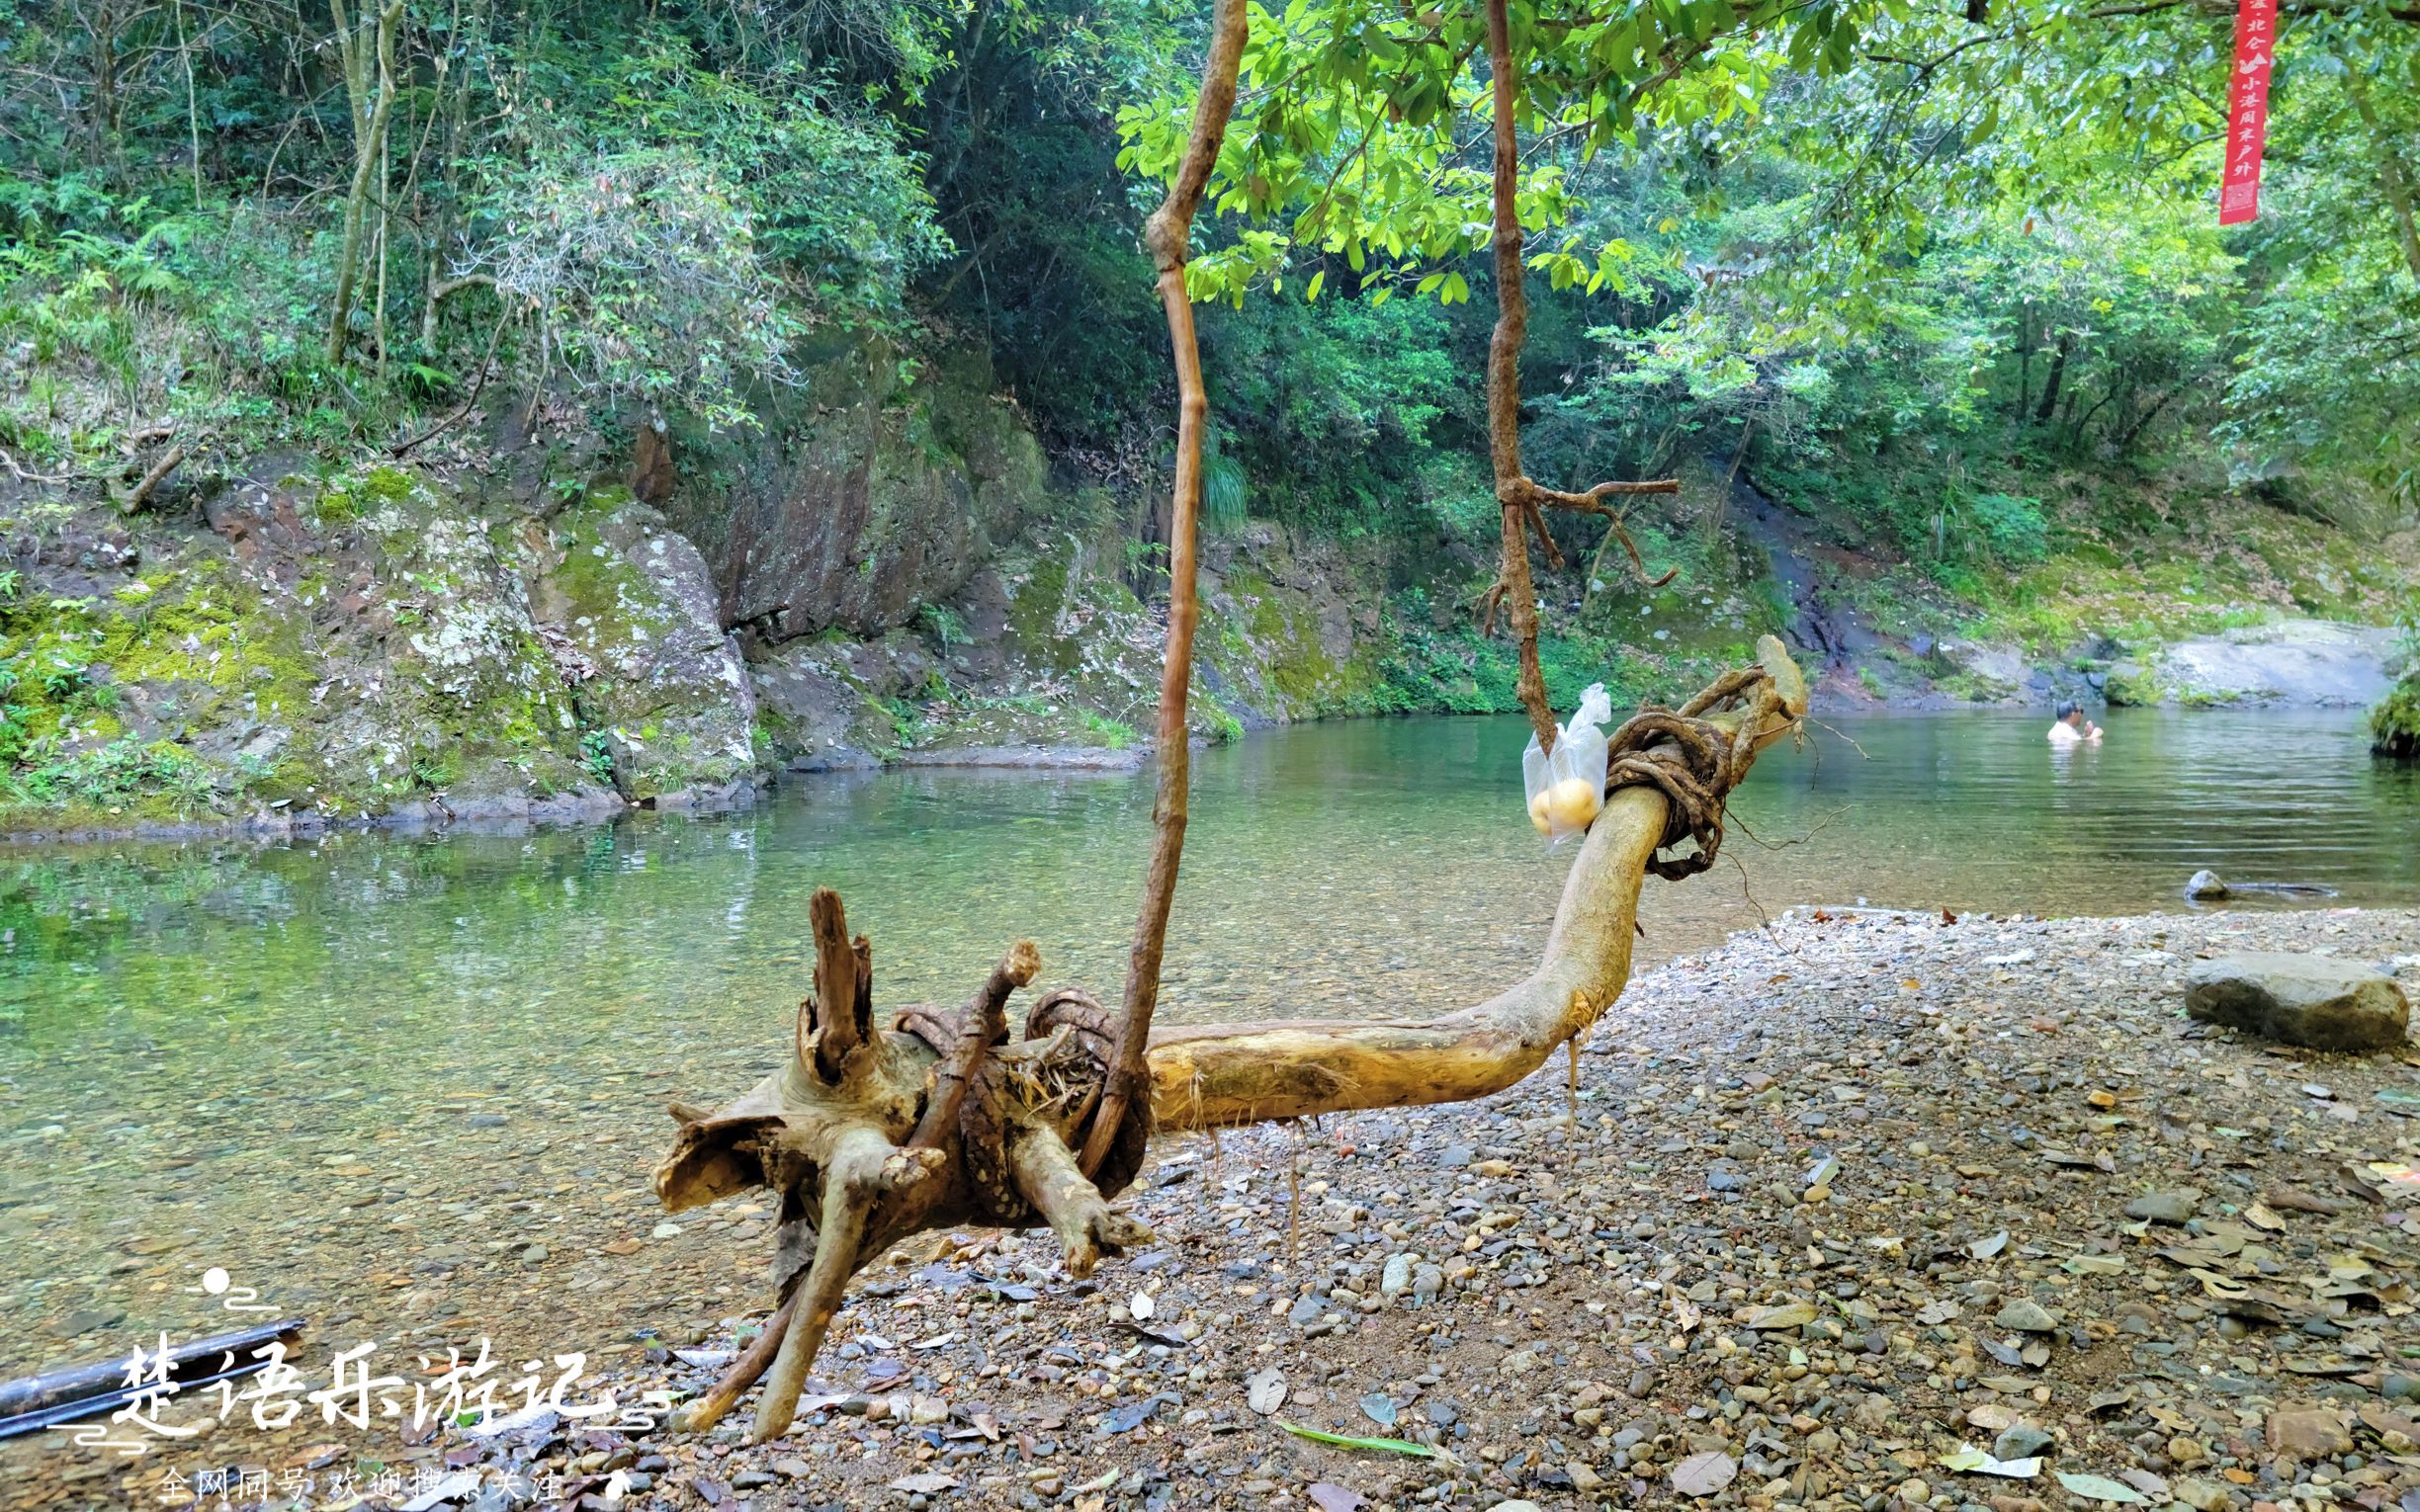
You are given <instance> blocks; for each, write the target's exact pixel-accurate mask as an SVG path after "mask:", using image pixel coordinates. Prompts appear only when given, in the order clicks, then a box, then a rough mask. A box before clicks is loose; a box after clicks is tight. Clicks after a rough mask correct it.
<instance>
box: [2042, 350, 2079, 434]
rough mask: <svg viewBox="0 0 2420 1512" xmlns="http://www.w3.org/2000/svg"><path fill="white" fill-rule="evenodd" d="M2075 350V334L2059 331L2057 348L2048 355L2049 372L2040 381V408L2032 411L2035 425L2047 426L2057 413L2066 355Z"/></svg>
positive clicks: (2065, 374) (2065, 368)
mask: <svg viewBox="0 0 2420 1512" xmlns="http://www.w3.org/2000/svg"><path fill="white" fill-rule="evenodd" d="M2073 350H2075V332H2073V331H2061V332H2059V337H2058V347H2057V349H2056V350H2055V351H2053V352H2052V353H2051V354H2050V372H2049V374H2048V375H2047V376H2046V377H2044V378H2043V379H2042V393H2041V407H2040V408H2038V409H2036V410H2034V411H2033V423H2034V424H2035V425H2048V424H2049V423H2050V417H2051V416H2052V415H2054V414H2056V413H2058V400H2059V383H2060V381H2061V380H2062V379H2064V378H2066V377H2067V354H2068V353H2069V352H2071V351H2073Z"/></svg>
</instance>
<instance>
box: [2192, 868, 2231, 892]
mask: <svg viewBox="0 0 2420 1512" xmlns="http://www.w3.org/2000/svg"><path fill="white" fill-rule="evenodd" d="M2233 891H2234V889H2233V888H2232V887H2229V886H2228V885H2227V884H2226V879H2225V878H2223V877H2220V876H2219V875H2218V874H2217V873H2215V872H2212V871H2209V870H2207V869H2206V868H2205V869H2204V870H2203V871H2199V872H2196V873H2195V874H2194V875H2193V877H2192V879H2191V880H2189V881H2188V882H2186V883H2185V895H2186V896H2187V897H2195V898H2221V897H2226V896H2229V895H2231V894H2232V893H2233Z"/></svg>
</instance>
